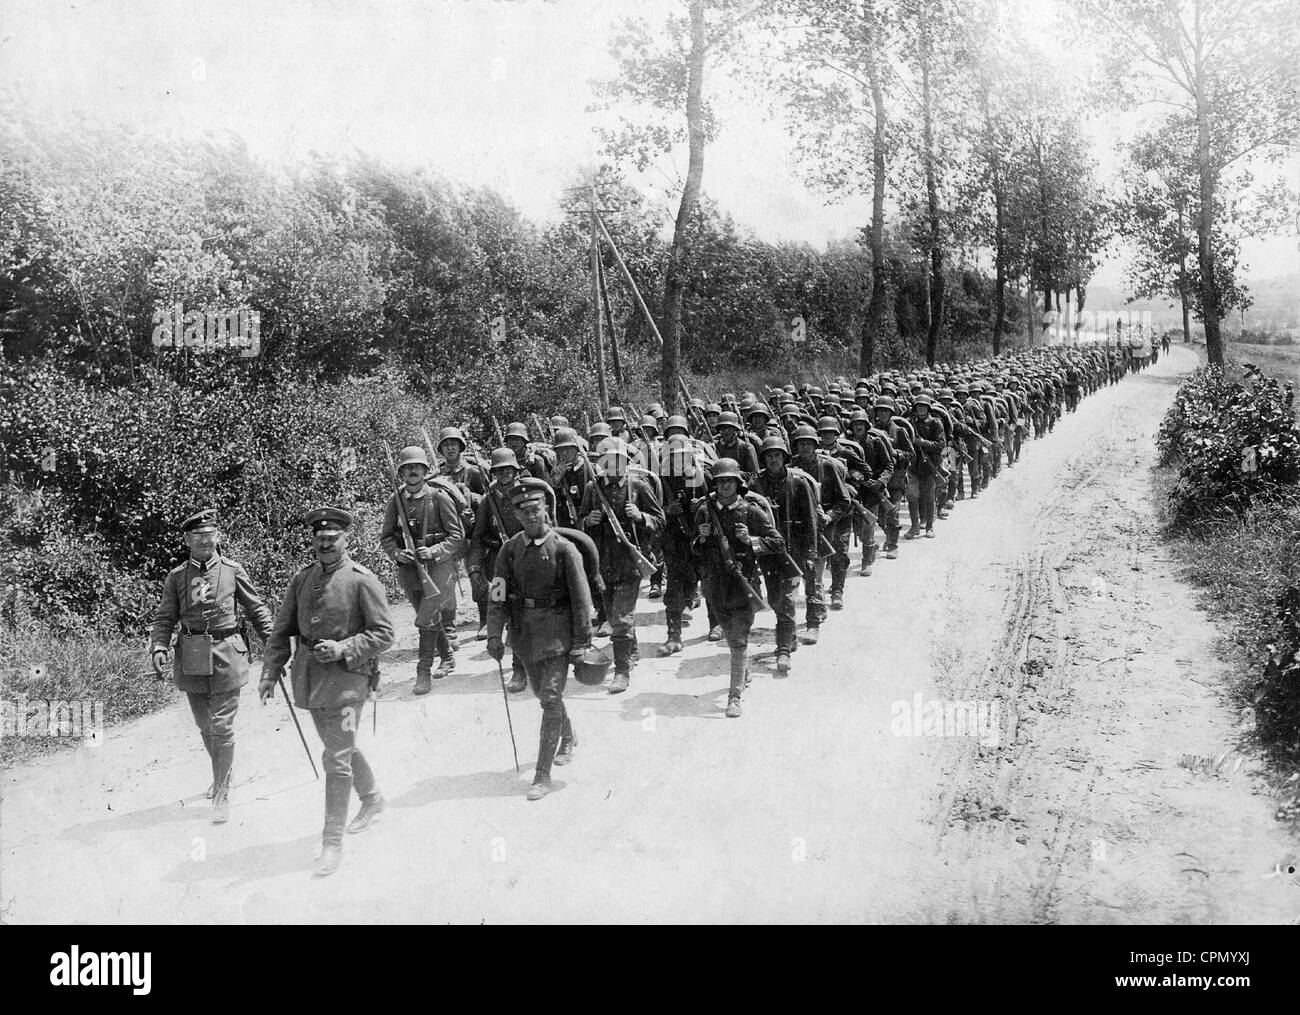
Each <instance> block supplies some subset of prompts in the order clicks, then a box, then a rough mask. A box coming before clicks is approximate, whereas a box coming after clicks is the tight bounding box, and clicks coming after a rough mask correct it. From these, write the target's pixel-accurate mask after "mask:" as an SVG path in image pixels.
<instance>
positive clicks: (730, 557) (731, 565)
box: [704, 494, 767, 613]
mask: <svg viewBox="0 0 1300 1015" xmlns="http://www.w3.org/2000/svg"><path fill="white" fill-rule="evenodd" d="M704 504H705V507H706V509H707V510H708V512H709V521H711V522H712V523H713V531H714V533H716V535H717V539H718V556H719V557H720V558H721V559H722V566H723V568H724V569H725V570H726V571H727V572H728V573H729V574H730V575H731V576H732V577H733V578H735V579H736V581H738V582H740V584H741V587H742V588H744V590H745V595H746V596H747V597H749V605H750V606H751V607H753V610H754V612H755V613H761V612H762V611H763V610H766V609H767V600H765V599H764V598H763V597H762V596H761V595H759V594H758V590H757V589H755V588H754V586H753V585H751V584H750V581H749V579H748V578H746V577H745V574H744V572H743V571H741V569H740V564H739V563H737V561H736V555H735V554H734V553H733V552H732V550H731V540H730V539H728V538H727V536H726V533H724V532H723V530H722V519H721V518H719V517H718V506H717V505H716V504H715V503H714V502H713V498H712V497H710V496H709V495H708V494H705V495H704Z"/></svg>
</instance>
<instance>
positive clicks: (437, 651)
mask: <svg viewBox="0 0 1300 1015" xmlns="http://www.w3.org/2000/svg"><path fill="white" fill-rule="evenodd" d="M409 570H410V569H409V568H400V567H399V568H398V569H397V581H398V584H399V585H401V587H402V592H403V593H404V594H405V595H406V599H407V602H409V603H410V604H411V605H412V606H413V607H415V612H416V613H417V614H418V613H419V612H420V604H421V603H423V602H424V589H422V588H420V582H419V579H418V578H414V579H413V578H411V577H410V576H408V574H407V572H408V571H409ZM448 598H450V597H449V596H447V592H446V590H443V594H442V597H441V600H442V603H441V605H440V607H439V610H438V613H437V614H436V615H435V617H436V619H435V620H434V622H433V624H432V625H431V626H429V627H421V628H417V630H418V631H419V633H420V657H419V660H418V661H417V662H416V664H415V665H416V670H417V672H418V671H419V670H424V671H425V672H428V671H429V669H430V668H431V667H432V665H433V657H434V656H435V655H437V656H438V657H439V658H440V659H450V658H452V652H451V642H450V641H448V640H447V629H446V627H444V626H443V613H442V610H443V608H445V605H446V602H447V599H448ZM452 603H453V606H452V611H453V612H452V623H455V605H454V603H455V600H454V599H453V600H452Z"/></svg>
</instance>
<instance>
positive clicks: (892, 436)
mask: <svg viewBox="0 0 1300 1015" xmlns="http://www.w3.org/2000/svg"><path fill="white" fill-rule="evenodd" d="M882 388H883V386H882ZM894 410H895V403H894V399H893V398H892V397H891V396H889V395H884V394H882V395H880V396H879V397H878V398H877V399H876V402H875V405H874V406H873V407H872V410H871V411H872V414H873V415H874V416H875V424H876V429H877V430H879V431H880V432H881V433H883V434H885V435H886V436H887V437H888V439H889V445H890V447H891V448H892V449H893V452H894V471H893V472H892V473H891V475H890V477H889V481H888V482H887V483H886V484H885V494H886V496H887V497H888V498H889V502H890V504H891V505H893V511H892V512H889V513H887V514H886V515H885V517H886V519H887V521H886V527H885V559H886V560H895V559H897V557H898V535H899V533H900V532H901V531H902V528H903V524H902V517H901V514H900V512H899V508H900V507H901V506H902V503H903V497H904V496H905V494H906V492H907V472H908V466H910V465H911V463H912V454H913V451H912V438H911V435H910V434H909V433H908V432H907V431H906V430H905V429H904V428H903V427H902V426H900V425H899V424H898V423H896V422H894ZM889 514H892V521H890V520H888V516H889Z"/></svg>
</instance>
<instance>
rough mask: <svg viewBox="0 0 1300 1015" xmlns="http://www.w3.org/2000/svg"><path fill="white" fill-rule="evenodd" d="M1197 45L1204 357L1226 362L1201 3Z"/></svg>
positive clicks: (1199, 253) (1198, 221) (1199, 254)
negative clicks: (1216, 273)
mask: <svg viewBox="0 0 1300 1015" xmlns="http://www.w3.org/2000/svg"><path fill="white" fill-rule="evenodd" d="M1195 31H1196V47H1195V59H1194V62H1193V72H1194V76H1193V80H1194V82H1195V84H1196V167H1197V169H1198V171H1199V175H1200V184H1201V209H1200V214H1199V215H1197V217H1196V234H1197V260H1198V261H1199V263H1200V268H1201V280H1200V286H1201V308H1202V311H1203V316H1204V318H1205V358H1206V360H1207V361H1208V362H1209V364H1210V366H1219V367H1221V366H1223V341H1222V339H1221V338H1220V336H1219V287H1218V284H1217V282H1216V280H1215V278H1214V247H1213V246H1212V245H1211V240H1212V238H1213V233H1214V185H1215V182H1216V181H1215V177H1216V176H1217V175H1218V174H1217V171H1216V169H1215V166H1214V164H1213V162H1212V161H1211V157H1210V110H1209V98H1208V96H1206V94H1205V69H1204V65H1203V62H1202V54H1203V53H1204V46H1203V45H1202V38H1201V5H1200V4H1199V3H1198V4H1197V5H1196V23H1195Z"/></svg>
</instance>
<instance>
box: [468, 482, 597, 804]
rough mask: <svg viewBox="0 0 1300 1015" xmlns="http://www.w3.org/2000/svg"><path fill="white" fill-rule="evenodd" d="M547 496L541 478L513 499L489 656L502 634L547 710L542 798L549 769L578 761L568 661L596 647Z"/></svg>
mask: <svg viewBox="0 0 1300 1015" xmlns="http://www.w3.org/2000/svg"><path fill="white" fill-rule="evenodd" d="M547 499H548V490H547V485H546V483H544V482H542V481H541V480H537V479H532V478H528V479H523V480H520V482H519V483H517V484H516V485H515V487H514V489H513V490H512V491H511V493H510V502H511V508H512V510H513V512H514V514H515V516H516V519H517V521H518V523H519V525H520V527H521V528H520V531H519V532H517V533H516V534H515V535H513V536H511V537H510V539H508V540H507V541H506V543H505V545H504V546H503V547H502V548H501V552H500V553H499V554H498V555H497V560H496V567H495V576H494V577H493V579H492V588H491V592H490V594H489V604H488V643H487V649H488V654H489V655H491V656H492V658H493V659H496V660H498V661H499V660H500V659H501V658H502V656H504V654H505V641H504V640H503V637H502V636H503V633H505V634H506V636H507V637H508V639H509V642H510V648H511V651H512V652H513V653H514V658H515V659H516V660H521V661H522V663H523V666H524V668H525V670H526V671H527V674H528V682H529V684H530V685H531V687H532V689H533V693H534V694H535V695H537V699H538V701H539V702H540V703H541V706H542V727H541V734H540V737H539V740H538V745H537V768H536V772H535V774H534V776H533V784H532V786H531V787H530V788H529V790H528V799H529V800H540V799H541V798H542V797H544V796H546V794H547V793H548V792H550V789H551V765H552V763H554V764H556V765H566V764H568V763H569V762H570V761H572V760H573V752H574V748H575V747H576V746H577V744H578V738H577V737H576V736H575V735H574V732H573V726H572V724H571V723H570V722H569V716H568V712H567V711H566V710H565V708H564V685H565V682H566V680H567V679H568V674H569V663H570V662H578V661H579V660H581V658H582V655H583V653H584V652H585V651H586V650H587V649H589V648H590V647H591V617H592V603H591V590H590V588H589V586H588V584H587V576H586V571H585V570H584V566H583V560H582V554H581V553H580V552H579V551H578V549H577V547H575V546H574V545H573V543H571V542H570V541H569V540H568V539H565V538H564V537H563V536H561V535H560V534H559V533H557V532H556V531H555V530H554V529H553V528H551V526H550V524H549V522H548V520H547V514H546V508H547Z"/></svg>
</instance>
